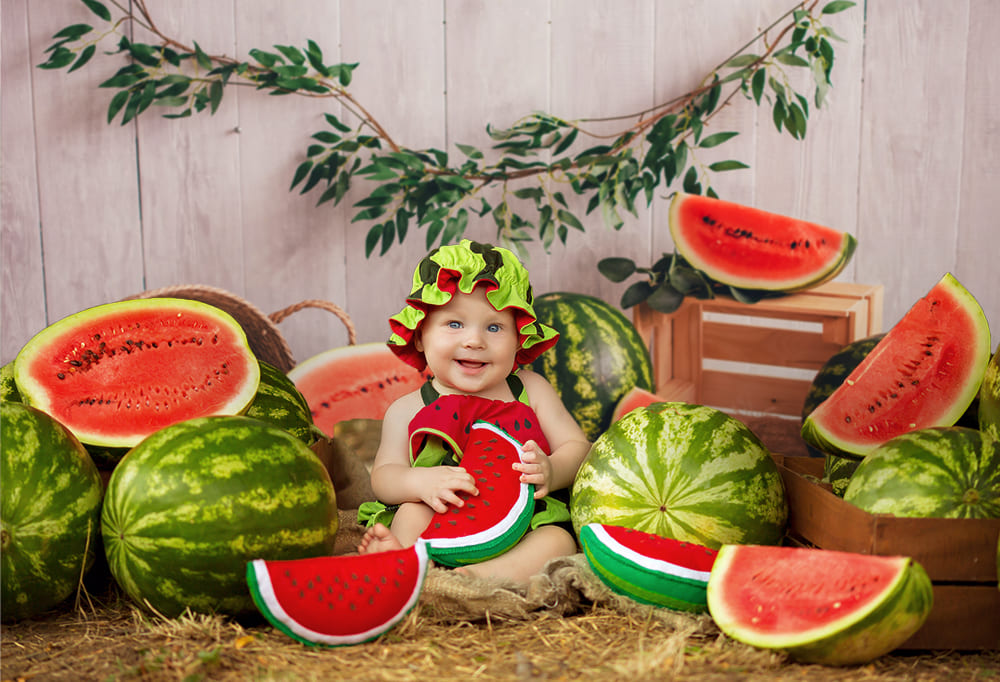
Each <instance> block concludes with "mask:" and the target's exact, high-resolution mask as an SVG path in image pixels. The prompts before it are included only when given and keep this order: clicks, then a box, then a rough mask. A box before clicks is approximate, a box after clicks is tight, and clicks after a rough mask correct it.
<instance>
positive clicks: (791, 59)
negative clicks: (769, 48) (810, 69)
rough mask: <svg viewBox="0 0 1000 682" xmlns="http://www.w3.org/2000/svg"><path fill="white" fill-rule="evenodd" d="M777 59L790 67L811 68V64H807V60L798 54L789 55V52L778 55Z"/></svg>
mask: <svg viewBox="0 0 1000 682" xmlns="http://www.w3.org/2000/svg"><path fill="white" fill-rule="evenodd" d="M775 59H776V60H777V61H779V62H781V63H782V64H786V65H788V66H809V62H807V61H806V60H805V59H803V58H802V57H800V56H798V55H797V54H789V53H787V52H783V53H780V54H778V55H776V56H775Z"/></svg>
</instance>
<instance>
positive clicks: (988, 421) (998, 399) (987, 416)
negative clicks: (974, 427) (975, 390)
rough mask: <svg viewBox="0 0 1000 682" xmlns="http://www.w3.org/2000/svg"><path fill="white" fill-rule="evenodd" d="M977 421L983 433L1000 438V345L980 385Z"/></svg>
mask: <svg viewBox="0 0 1000 682" xmlns="http://www.w3.org/2000/svg"><path fill="white" fill-rule="evenodd" d="M977 410H978V414H977V422H978V424H979V428H980V429H981V430H982V432H983V433H985V434H988V435H989V436H991V437H993V438H997V439H1000V345H998V346H997V349H996V350H995V351H994V352H993V357H992V358H991V359H990V364H988V365H987V366H986V374H984V375H983V384H982V386H980V387H979V400H978V401H977Z"/></svg>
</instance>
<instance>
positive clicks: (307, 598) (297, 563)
mask: <svg viewBox="0 0 1000 682" xmlns="http://www.w3.org/2000/svg"><path fill="white" fill-rule="evenodd" d="M426 575H427V549H426V546H425V544H424V543H423V542H422V541H420V540H418V541H417V542H416V544H414V545H413V546H412V547H407V548H405V549H399V550H394V551H388V552H378V553H375V554H359V555H349V556H322V557H314V558H310V559H295V560H289V561H267V560H264V559H256V560H254V561H251V562H249V563H248V564H247V583H248V584H249V586H250V593H251V595H252V596H253V600H254V603H255V604H256V605H257V608H258V609H259V610H260V612H261V613H262V614H263V615H264V617H265V618H267V620H268V621H270V623H271V624H272V625H274V627H276V628H278V630H280V631H281V632H283V633H285V634H286V635H288V636H289V637H291V638H293V639H296V640H298V641H300V642H302V643H304V644H311V645H324V646H343V645H346V644H359V643H361V642H367V641H369V640H372V639H375V638H376V637H378V636H379V635H381V634H383V633H384V632H387V631H388V630H390V629H391V628H392V627H393V626H394V625H396V623H398V622H399V621H400V620H402V619H403V617H404V616H405V615H406V614H407V613H409V612H410V609H412V608H413V606H414V605H415V604H416V603H417V599H418V598H419V597H420V590H421V588H422V587H423V584H424V577H425V576H426Z"/></svg>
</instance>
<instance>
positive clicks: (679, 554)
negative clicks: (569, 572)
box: [580, 523, 718, 613]
mask: <svg viewBox="0 0 1000 682" xmlns="http://www.w3.org/2000/svg"><path fill="white" fill-rule="evenodd" d="M580 545H581V547H583V553H584V555H585V556H586V557H587V561H588V562H589V563H590V566H591V568H593V569H594V573H596V574H597V577H598V578H600V579H601V581H603V582H604V584H606V585H607V586H608V587H610V588H611V589H612V590H614V591H615V592H617V593H619V594H623V595H625V596H626V597H631V598H632V599H635V600H636V601H639V602H642V603H644V604H653V605H654V606H665V607H667V608H669V609H676V610H678V611H691V612H695V613H700V612H704V611H705V610H707V608H708V602H707V600H706V596H705V588H706V587H707V585H708V578H709V574H710V573H711V570H712V564H713V563H715V557H716V554H717V553H718V552H717V551H716V550H714V549H709V548H708V547H703V546H701V545H696V544H694V543H690V542H681V541H679V540H674V539H672V538H665V537H661V536H659V535H654V534H652V533H646V532H643V531H641V530H633V529H631V528H626V527H624V526H609V525H604V524H600V523H588V524H587V525H586V526H584V527H583V528H581V529H580Z"/></svg>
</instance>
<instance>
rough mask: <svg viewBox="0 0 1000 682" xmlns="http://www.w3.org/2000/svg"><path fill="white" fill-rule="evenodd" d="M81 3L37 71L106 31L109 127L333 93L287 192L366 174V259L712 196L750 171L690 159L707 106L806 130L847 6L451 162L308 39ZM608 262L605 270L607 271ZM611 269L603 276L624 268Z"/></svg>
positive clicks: (518, 244) (71, 56)
mask: <svg viewBox="0 0 1000 682" xmlns="http://www.w3.org/2000/svg"><path fill="white" fill-rule="evenodd" d="M81 1H82V2H83V3H84V5H86V6H87V8H88V9H89V10H90V11H91V12H92V13H93V14H94V15H96V16H97V17H98V18H99V19H101V20H102V21H103V22H105V24H106V25H107V26H106V27H105V29H104V30H103V31H98V30H97V29H95V28H94V27H92V26H90V25H89V24H74V25H72V26H67V27H66V28H64V29H62V30H61V31H59V32H58V33H56V34H55V35H54V36H53V38H54V40H55V42H54V43H53V44H52V45H51V46H49V47H48V49H47V50H46V52H47V53H48V60H47V61H46V62H44V63H42V64H40V65H39V66H40V68H44V69H63V68H66V69H67V72H72V71H75V70H77V69H80V68H82V67H84V66H85V65H87V64H89V63H91V60H92V58H93V57H94V56H95V54H96V50H97V47H98V45H100V44H102V43H106V42H111V41H115V42H114V44H115V48H116V49H114V50H113V51H109V52H107V53H105V54H107V55H120V56H126V57H128V59H129V63H128V64H127V65H125V66H123V67H121V68H120V69H119V70H118V71H117V72H116V73H115V74H113V75H112V76H111V77H110V78H108V79H107V80H105V81H104V82H103V83H101V86H100V87H102V88H108V89H111V90H115V91H116V92H115V94H114V95H113V96H112V98H111V101H110V103H109V105H108V115H107V119H108V122H109V123H110V122H111V121H113V120H114V119H115V118H118V117H120V121H121V124H123V125H124V124H127V123H128V122H130V121H132V120H133V119H134V118H135V117H137V116H139V115H140V114H142V113H143V112H145V111H146V110H147V109H148V108H149V107H151V106H157V107H160V108H164V109H167V110H168V111H167V113H165V114H163V115H164V116H165V117H167V118H184V117H188V116H191V115H192V114H193V113H200V112H204V111H208V112H209V113H211V114H214V113H215V112H216V111H217V110H218V108H219V105H220V103H221V101H222V98H223V95H224V93H225V91H226V89H227V88H229V87H231V86H249V87H253V88H256V89H258V90H262V91H266V92H268V93H269V94H272V95H288V94H295V95H300V96H307V97H323V98H332V99H334V100H337V101H338V102H339V104H340V105H341V106H342V107H343V110H344V111H345V112H346V114H347V116H346V117H340V116H337V115H334V114H329V113H328V114H326V115H325V122H326V127H325V128H324V129H322V130H320V131H318V132H316V133H314V134H313V135H312V139H311V142H310V144H309V146H308V148H307V149H306V152H305V158H304V159H303V160H302V162H301V163H300V164H299V165H298V167H297V169H296V171H295V173H294V177H293V178H292V182H291V187H290V189H291V190H297V191H298V192H299V193H300V194H307V193H312V192H318V193H319V197H318V199H317V202H316V203H317V205H320V204H324V203H327V202H332V203H333V205H337V204H339V203H340V202H341V201H343V200H344V198H345V197H346V196H347V194H348V192H349V190H350V189H351V188H352V186H354V183H355V181H358V180H364V181H370V183H371V184H370V185H366V186H371V187H372V189H371V190H370V191H369V192H368V193H367V195H366V196H364V197H363V198H361V199H360V200H358V201H357V202H356V203H355V204H354V205H353V209H354V212H353V217H352V221H351V222H352V223H356V222H361V223H366V224H368V225H369V227H368V232H367V237H366V240H365V253H366V256H370V255H371V254H372V253H374V252H375V251H376V250H377V251H378V252H379V253H380V254H384V253H386V252H387V251H388V250H389V249H390V248H391V247H392V246H393V244H395V243H399V242H402V241H403V240H404V239H405V237H406V236H407V234H408V232H409V231H410V229H411V228H412V227H414V226H416V227H417V228H422V229H425V231H426V233H425V239H426V244H427V248H432V247H433V246H434V245H436V244H444V243H451V242H453V241H455V240H457V239H459V238H460V237H461V236H462V235H463V234H464V232H465V230H466V227H467V225H468V222H469V219H470V216H472V215H476V216H479V217H486V216H490V217H491V218H492V220H493V221H494V224H495V225H496V230H497V232H496V234H497V239H498V241H499V242H500V243H502V244H505V245H507V246H511V247H513V248H515V249H517V250H518V251H519V252H520V253H522V255H523V254H524V253H525V249H524V243H525V242H530V241H533V240H538V241H540V242H541V243H542V244H543V245H544V247H545V248H546V250H548V249H549V247H550V246H551V245H552V244H553V242H554V241H555V239H556V238H558V239H559V240H560V241H561V242H563V243H565V242H566V239H567V236H568V234H569V233H570V231H572V230H579V231H583V230H584V224H583V222H582V220H581V219H580V216H579V215H577V210H575V209H574V208H573V207H572V206H571V204H570V202H569V201H568V200H567V197H568V196H570V195H578V196H581V197H586V198H587V199H588V200H587V204H586V208H585V213H586V215H589V214H591V213H594V212H597V213H598V214H599V215H600V216H601V219H602V221H603V223H604V224H605V225H607V226H610V227H612V228H614V229H616V230H618V229H620V228H621V227H622V226H623V225H624V222H625V215H626V214H631V215H633V216H637V215H638V213H637V206H638V205H639V204H640V203H641V202H642V201H645V203H646V205H649V204H650V203H651V202H652V201H653V199H654V198H655V192H656V189H657V188H658V187H661V186H662V187H669V186H670V185H672V184H673V183H674V182H675V181H678V180H679V181H680V182H681V185H682V187H683V189H684V191H686V192H689V193H695V194H701V193H703V192H704V193H707V194H709V195H715V192H714V190H713V189H712V186H711V176H712V174H713V173H717V172H724V171H730V170H737V169H742V168H747V167H748V166H747V165H746V164H744V163H743V162H741V161H738V160H734V159H730V160H722V161H715V162H712V163H703V162H702V161H701V160H700V158H699V154H700V152H702V151H703V150H707V149H711V148H713V147H717V146H720V145H722V144H724V143H725V142H727V141H729V140H730V139H732V138H733V137H735V136H736V135H737V134H738V133H737V132H735V131H719V132H709V129H710V124H711V121H712V119H713V118H714V116H716V115H717V114H718V112H719V111H721V110H722V108H723V107H725V106H726V105H728V104H729V103H730V102H731V100H732V99H733V98H734V97H736V96H737V95H742V96H743V97H744V98H746V99H747V100H750V101H752V102H754V103H755V104H756V105H757V106H761V105H764V104H766V105H768V106H770V108H771V114H772V120H773V122H774V125H775V126H776V127H777V129H778V130H779V131H782V130H783V131H786V132H787V133H788V134H790V135H792V137H794V138H796V139H801V138H802V137H804V135H805V134H806V125H807V121H808V118H809V112H810V106H815V107H819V106H822V103H823V100H824V98H825V97H826V94H827V92H828V91H829V89H830V87H831V81H830V75H831V71H832V69H833V63H834V49H833V46H832V42H831V41H833V40H839V38H838V37H837V36H836V35H835V33H834V32H833V31H832V30H831V29H830V28H829V27H828V26H826V25H825V24H824V23H823V18H824V17H825V15H830V14H834V13H837V12H840V11H843V10H845V9H848V8H850V7H852V6H853V5H854V4H855V3H853V2H849V1H847V0H834V1H832V2H827V3H826V4H825V5H824V6H822V7H821V8H820V7H818V2H819V0H808V1H806V2H799V3H797V4H796V5H795V6H794V7H793V8H792V9H790V10H789V11H788V12H786V13H785V14H783V15H782V16H781V17H779V18H778V19H777V20H776V21H774V22H773V23H772V24H771V25H770V26H768V27H767V28H765V29H764V30H763V31H761V32H760V33H759V34H758V35H757V36H755V37H754V38H753V39H752V40H751V41H750V42H748V43H747V44H746V45H744V46H743V47H741V48H740V49H739V50H737V51H736V52H735V53H734V54H733V55H732V56H731V57H730V58H729V59H727V60H726V61H725V62H724V63H722V64H721V65H719V66H718V67H716V68H715V69H713V70H712V71H711V72H710V73H709V74H707V75H706V76H705V77H704V78H703V79H702V82H701V84H700V85H699V86H698V87H697V88H695V89H694V90H692V91H691V92H688V93H685V94H683V95H681V96H679V97H675V98H673V99H671V100H670V101H668V102H664V103H663V104H660V105H658V106H655V107H652V108H650V109H648V110H645V111H641V112H638V113H634V114H630V115H628V116H620V117H615V119H614V120H623V121H634V122H632V123H630V124H629V125H627V127H625V129H624V130H622V131H620V132H619V133H617V134H613V135H598V134H596V133H593V132H588V131H587V130H586V126H587V125H588V124H591V123H594V122H595V121H597V120H598V119H580V120H576V121H571V120H566V119H563V118H559V117H556V116H552V115H549V114H546V113H533V114H531V115H528V116H526V117H524V118H523V119H522V120H520V121H518V122H516V123H515V124H514V125H513V126H511V127H510V128H507V129H495V128H493V127H492V126H487V132H488V134H489V136H490V138H491V139H492V140H493V141H494V144H493V146H492V147H491V149H492V150H493V154H491V156H492V157H495V159H494V160H487V155H486V154H484V153H483V151H481V150H480V149H478V148H476V147H473V146H470V145H465V144H456V145H455V147H456V148H457V149H458V151H459V152H460V153H461V156H460V157H459V158H458V159H452V158H451V157H450V156H449V154H448V153H447V152H446V151H443V150H440V149H433V148H431V149H423V150H417V149H410V148H408V147H405V146H403V145H400V144H398V143H397V142H396V141H395V140H393V138H392V137H391V136H390V134H389V132H388V131H387V130H385V129H384V128H383V126H382V125H381V124H380V123H379V122H378V121H377V119H375V118H374V117H373V116H372V115H371V114H370V113H369V112H368V111H367V110H366V109H365V108H364V107H363V106H362V105H361V103H360V102H358V101H357V100H356V99H354V97H353V96H352V95H351V93H350V92H349V91H348V89H347V88H348V86H349V85H350V83H351V79H352V76H353V72H354V69H355V68H356V67H357V66H358V64H357V63H353V64H352V63H340V64H327V63H326V62H325V61H324V57H323V53H322V50H321V48H320V46H319V45H318V44H316V43H315V42H314V41H312V40H309V41H308V42H307V44H306V46H305V48H304V49H303V48H300V47H296V46H292V45H275V46H273V49H271V50H262V49H252V50H250V51H249V52H248V59H247V60H242V61H241V60H237V59H233V58H230V57H227V56H224V55H210V54H207V53H206V52H205V51H204V50H202V48H201V47H200V46H199V45H198V43H197V42H193V41H192V43H191V44H190V45H187V44H184V43H182V42H180V41H178V40H176V39H174V38H171V37H170V36H168V35H166V34H165V33H163V32H162V31H161V30H160V29H159V28H158V27H157V25H156V23H155V22H154V20H153V17H152V14H151V13H150V12H149V10H148V8H147V2H146V0H132V1H131V2H130V3H128V4H127V5H126V4H123V3H122V2H119V1H118V0H112V1H111V2H110V3H109V4H110V5H111V6H113V7H114V8H116V9H117V10H118V12H119V16H118V18H116V19H115V18H113V17H112V14H111V12H110V11H109V9H108V6H107V5H105V4H104V3H102V2H100V1H99V0H81ZM136 27H140V28H142V29H144V30H145V31H146V32H147V33H148V34H150V35H151V36H152V37H153V39H152V42H138V41H136V40H133V39H130V38H129V37H128V35H127V34H129V33H130V34H132V35H135V32H134V29H135V28H136ZM127 29H132V30H131V31H127ZM757 45H761V46H762V49H761V48H755V46H757ZM755 49H758V51H754V50H755ZM797 69H807V70H808V71H809V72H810V73H811V75H812V86H811V88H812V93H811V95H812V96H811V97H807V96H806V95H804V94H802V93H800V92H798V91H797V90H796V89H795V87H794V86H793V85H792V80H793V79H792V78H791V77H790V76H789V74H790V72H792V71H794V70H797ZM345 118H346V121H351V122H352V123H351V124H349V123H348V122H346V121H345ZM601 120H607V119H601ZM584 138H589V139H590V140H591V141H592V142H591V143H590V144H591V146H585V145H584V144H583V143H582V142H581V141H582V140H583V139H584ZM581 147H583V148H582V149H581ZM489 187H499V188H500V192H499V196H498V197H496V196H495V193H488V192H485V191H484V190H485V189H486V188H489ZM620 260H622V261H624V260H625V259H620ZM671 262H673V261H671ZM618 265H619V266H624V265H627V264H625V263H622V262H619V264H618ZM679 268H680V266H679V265H675V266H673V267H666V269H664V268H663V267H659V268H658V267H657V266H654V267H652V268H648V269H639V268H635V266H634V264H632V272H633V273H635V272H641V273H642V274H646V275H648V276H649V280H650V283H651V284H659V283H660V282H662V281H664V278H666V277H667V275H666V274H665V273H670V272H679V271H680V270H679ZM625 269H627V267H626V268H625ZM607 270H608V269H607V268H602V272H605V274H606V275H607V274H608V272H607ZM612 270H614V273H615V276H618V275H620V274H621V272H623V271H624V270H622V268H621V267H618V268H617V269H615V268H612ZM628 276H629V275H625V277H628ZM678 277H679V276H678ZM618 281H621V280H618ZM678 290H679V291H682V290H685V288H683V287H682V288H678Z"/></svg>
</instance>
